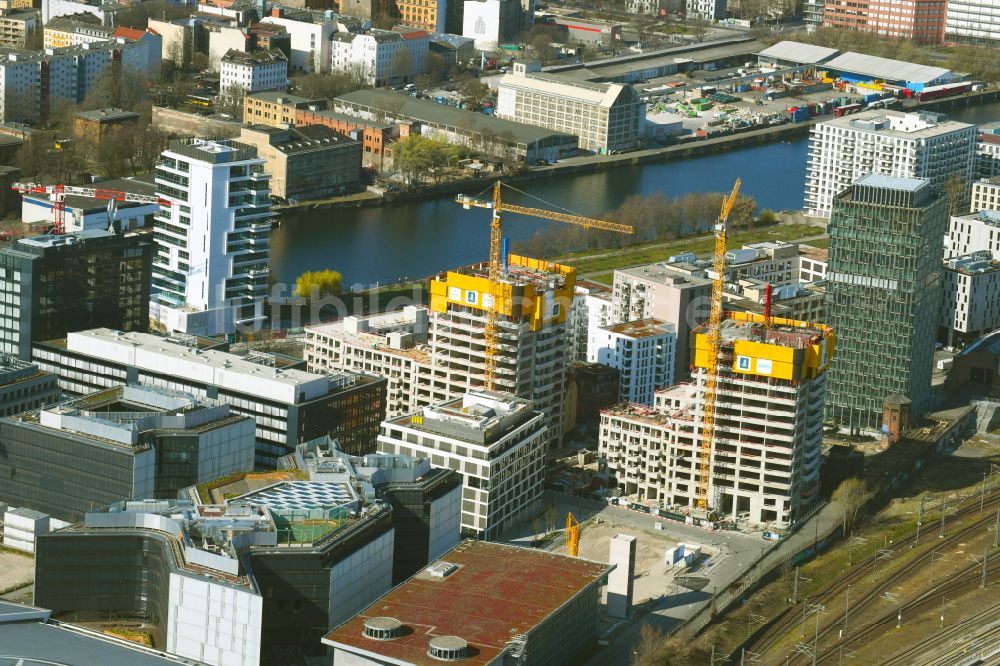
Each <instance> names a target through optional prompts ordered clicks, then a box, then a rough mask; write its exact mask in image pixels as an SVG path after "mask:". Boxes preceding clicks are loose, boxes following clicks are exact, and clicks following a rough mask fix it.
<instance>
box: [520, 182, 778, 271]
mask: <svg viewBox="0 0 1000 666" xmlns="http://www.w3.org/2000/svg"><path fill="white" fill-rule="evenodd" d="M722 197H723V195H722V194H720V193H718V192H691V193H689V194H685V195H684V196H680V197H675V198H673V199H671V198H668V197H666V196H664V195H663V194H661V193H656V194H651V195H647V196H642V195H633V196H630V197H628V198H627V199H625V201H623V202H622V204H621V205H620V206H619V207H618V208H616V209H614V210H612V211H609V212H607V213H605V214H604V215H603V216H602V217H603V218H604V219H607V220H611V221H613V222H620V223H622V224H628V225H631V226H632V227H635V234H634V235H632V236H625V235H623V234H617V233H611V232H607V231H597V230H593V229H584V228H583V227H577V226H572V225H568V224H558V225H555V224H554V225H551V226H548V227H546V228H545V230H544V231H539V232H537V233H535V235H534V236H532V237H531V238H530V239H528V240H527V241H524V242H522V243H517V244H516V249H517V250H518V251H519V253H521V254H526V255H528V256H531V257H555V256H560V255H564V254H567V253H570V252H575V251H578V250H583V249H608V248H620V247H625V246H628V245H633V244H635V243H645V242H650V241H665V240H672V239H674V238H678V237H680V236H687V235H690V234H697V233H703V232H706V231H709V230H711V228H712V225H713V224H714V223H715V221H716V220H717V219H718V216H719V210H720V209H721V207H722ZM756 210H757V202H756V201H755V200H754V198H753V197H749V196H741V197H739V198H738V199H737V200H736V204H735V206H734V207H733V210H732V212H731V213H730V216H729V224H730V226H731V227H734V228H739V227H745V226H748V225H749V224H750V223H751V222H752V221H753V216H754V212H755V211H756ZM761 217H766V218H767V219H768V220H773V213H771V212H770V211H764V213H762V214H761Z"/></svg>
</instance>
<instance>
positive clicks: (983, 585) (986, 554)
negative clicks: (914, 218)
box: [979, 546, 990, 590]
mask: <svg viewBox="0 0 1000 666" xmlns="http://www.w3.org/2000/svg"><path fill="white" fill-rule="evenodd" d="M989 555H990V547H989V546H986V547H985V548H983V579H982V580H981V581H980V582H979V587H981V588H982V589H984V590H985V589H986V559H987V558H988V557H989Z"/></svg>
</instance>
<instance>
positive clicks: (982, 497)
mask: <svg viewBox="0 0 1000 666" xmlns="http://www.w3.org/2000/svg"><path fill="white" fill-rule="evenodd" d="M985 501H986V472H983V488H982V490H980V491H979V516H980V517H982V515H983V502H985Z"/></svg>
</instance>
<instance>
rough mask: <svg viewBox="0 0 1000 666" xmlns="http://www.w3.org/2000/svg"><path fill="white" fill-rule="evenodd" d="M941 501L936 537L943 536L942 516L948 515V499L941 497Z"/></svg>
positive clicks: (940, 537) (941, 537)
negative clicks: (939, 521) (939, 527)
mask: <svg viewBox="0 0 1000 666" xmlns="http://www.w3.org/2000/svg"><path fill="white" fill-rule="evenodd" d="M941 502H942V506H941V529H939V530H938V539H943V538H944V518H945V516H946V515H948V500H946V499H942V500H941Z"/></svg>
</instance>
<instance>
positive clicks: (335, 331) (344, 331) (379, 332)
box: [307, 306, 431, 363]
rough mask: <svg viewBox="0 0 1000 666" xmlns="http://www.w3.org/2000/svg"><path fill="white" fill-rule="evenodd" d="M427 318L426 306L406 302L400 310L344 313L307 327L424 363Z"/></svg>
mask: <svg viewBox="0 0 1000 666" xmlns="http://www.w3.org/2000/svg"><path fill="white" fill-rule="evenodd" d="M427 318H428V309H427V308H426V307H425V306H407V307H405V308H403V309H402V310H394V311H392V312H384V313H381V314H373V315H369V316H367V317H357V316H350V317H344V318H343V319H341V320H339V321H335V322H333V323H330V324H318V325H315V326H309V327H307V330H308V331H310V332H312V333H317V334H319V335H328V336H331V337H335V338H338V339H341V340H344V341H345V342H350V343H352V344H355V345H365V346H369V347H371V348H372V349H377V350H378V351H379V352H382V353H386V354H391V355H395V356H399V357H401V358H406V359H410V360H413V361H417V362H418V363H427V362H430V360H431V354H430V349H429V347H428V346H427V345H426V344H424V343H425V342H426V334H427Z"/></svg>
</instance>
